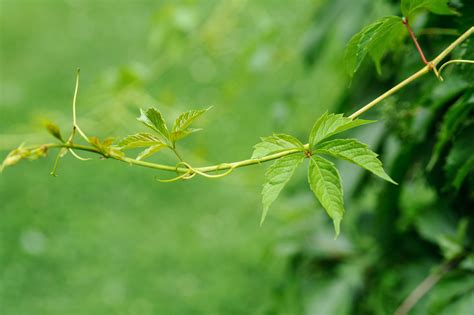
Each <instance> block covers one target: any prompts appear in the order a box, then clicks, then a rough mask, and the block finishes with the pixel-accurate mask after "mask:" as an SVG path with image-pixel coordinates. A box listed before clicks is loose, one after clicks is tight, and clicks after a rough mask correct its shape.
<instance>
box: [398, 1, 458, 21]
mask: <svg viewBox="0 0 474 315" xmlns="http://www.w3.org/2000/svg"><path fill="white" fill-rule="evenodd" d="M448 3H449V0H402V1H401V3H400V8H401V10H402V14H403V15H404V16H405V17H407V18H408V19H410V18H411V17H412V15H413V13H415V12H416V11H418V10H428V11H430V12H432V13H435V14H440V15H452V14H457V12H456V11H455V10H453V9H452V8H451V7H449V5H448Z"/></svg>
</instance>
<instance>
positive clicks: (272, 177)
mask: <svg viewBox="0 0 474 315" xmlns="http://www.w3.org/2000/svg"><path fill="white" fill-rule="evenodd" d="M303 160H304V155H302V154H299V153H298V154H291V155H287V156H284V157H282V158H279V159H278V160H276V161H275V162H274V163H273V164H272V165H271V166H270V167H269V168H268V170H267V171H266V172H265V178H266V183H265V184H264V185H263V190H262V204H263V211H262V217H261V219H260V226H261V225H262V224H263V222H264V221H265V217H266V216H267V213H268V210H269V209H270V205H271V204H272V203H273V202H274V201H275V200H276V199H277V198H278V195H279V194H280V192H281V191H282V190H283V188H284V187H285V186H286V184H287V183H288V181H289V180H290V178H291V177H292V176H293V173H294V172H295V170H296V168H297V167H298V165H300V163H301V162H302V161H303Z"/></svg>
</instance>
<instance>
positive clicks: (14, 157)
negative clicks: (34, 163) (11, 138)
mask: <svg viewBox="0 0 474 315" xmlns="http://www.w3.org/2000/svg"><path fill="white" fill-rule="evenodd" d="M47 152H48V147H46V146H40V147H38V148H36V149H27V148H25V147H23V144H21V145H20V146H19V147H18V148H16V149H15V150H13V151H11V152H10V153H8V155H7V157H6V158H5V159H4V160H3V162H2V164H1V165H0V173H1V172H2V171H3V170H4V169H5V167H8V166H12V165H15V164H17V163H18V162H20V161H21V160H23V159H28V160H36V159H39V158H41V157H45V156H46V153H47Z"/></svg>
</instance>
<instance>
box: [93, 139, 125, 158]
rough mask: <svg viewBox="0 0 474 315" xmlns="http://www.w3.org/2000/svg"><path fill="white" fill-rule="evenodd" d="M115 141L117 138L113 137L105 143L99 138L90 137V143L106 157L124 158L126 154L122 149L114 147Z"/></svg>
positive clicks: (105, 140)
mask: <svg viewBox="0 0 474 315" xmlns="http://www.w3.org/2000/svg"><path fill="white" fill-rule="evenodd" d="M114 140H115V138H112V137H108V138H105V139H104V141H100V140H99V138H97V137H89V143H90V144H92V145H93V146H94V147H95V148H96V149H97V150H99V151H100V152H101V153H102V154H103V155H104V156H109V155H120V156H123V155H124V153H123V152H122V151H121V150H120V149H121V148H117V147H115V146H112V144H113V142H114Z"/></svg>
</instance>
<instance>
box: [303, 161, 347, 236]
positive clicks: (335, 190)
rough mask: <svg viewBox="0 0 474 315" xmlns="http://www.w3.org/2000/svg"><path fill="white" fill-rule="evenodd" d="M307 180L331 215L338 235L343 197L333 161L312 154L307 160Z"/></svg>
mask: <svg viewBox="0 0 474 315" xmlns="http://www.w3.org/2000/svg"><path fill="white" fill-rule="evenodd" d="M308 182H309V186H310V187H311V190H312V191H313V193H314V195H315V196H316V198H317V199H318V200H319V202H320V203H321V205H322V206H323V208H324V209H325V210H326V212H327V213H328V215H329V216H330V217H331V219H332V221H333V223H334V229H335V230H336V236H337V235H339V232H340V226H341V220H342V217H343V216H344V198H343V196H344V195H343V191H342V185H341V177H340V175H339V172H338V170H337V168H336V166H335V165H334V163H332V162H330V161H328V160H326V159H324V158H322V157H319V156H316V155H313V156H312V157H311V159H310V161H309V170H308Z"/></svg>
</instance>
